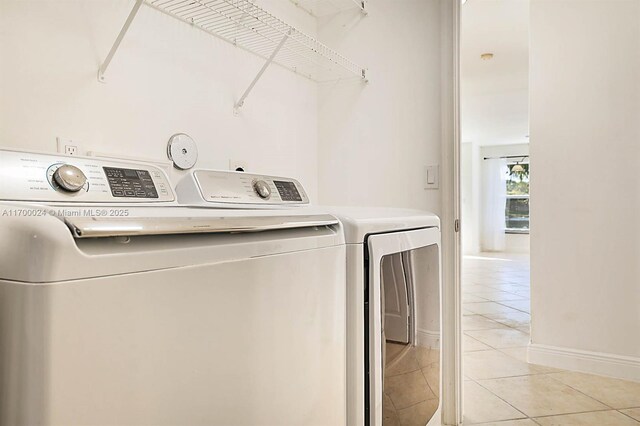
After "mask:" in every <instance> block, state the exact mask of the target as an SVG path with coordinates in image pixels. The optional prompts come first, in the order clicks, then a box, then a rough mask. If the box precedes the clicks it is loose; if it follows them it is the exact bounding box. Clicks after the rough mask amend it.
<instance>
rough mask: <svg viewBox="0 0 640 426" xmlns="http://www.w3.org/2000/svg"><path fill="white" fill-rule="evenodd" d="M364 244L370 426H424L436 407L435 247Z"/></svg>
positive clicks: (437, 257)
mask: <svg viewBox="0 0 640 426" xmlns="http://www.w3.org/2000/svg"><path fill="white" fill-rule="evenodd" d="M421 231H423V230H421ZM421 231H415V232H421ZM390 235H393V234H386V235H380V236H379V237H386V238H388V237H389V236H390ZM376 237H377V236H376ZM438 237H439V235H438ZM370 238H373V237H370ZM428 241H430V240H428V239H427V240H425V243H426V242H428ZM383 242H384V240H381V241H378V243H383ZM369 243H370V245H369V252H370V256H369V271H368V272H369V280H368V282H369V288H368V292H367V293H368V294H367V298H368V304H367V306H368V312H367V317H368V319H369V321H368V330H367V336H368V339H367V340H368V345H367V349H368V354H367V356H368V366H367V368H368V374H367V378H368V382H369V383H368V391H369V393H368V401H367V402H368V410H366V411H367V413H366V415H367V417H368V420H369V425H372V426H374V425H375V426H380V425H403V424H418V423H419V424H425V425H426V424H427V423H428V422H429V420H430V419H431V418H432V417H433V416H434V415H435V413H436V411H437V410H438V408H439V407H440V378H441V373H440V371H441V368H440V341H441V336H440V329H441V328H440V248H439V244H437V243H435V242H434V243H432V244H429V245H424V246H421V247H418V248H413V249H409V250H403V251H396V252H390V251H392V250H393V246H392V245H390V246H388V247H387V248H386V249H383V248H382V247H385V246H384V245H382V246H380V247H378V248H376V246H375V240H370V241H369ZM371 243H374V244H373V245H372V244H371ZM403 246H404V247H403ZM405 247H406V244H400V246H399V247H396V249H397V248H405Z"/></svg>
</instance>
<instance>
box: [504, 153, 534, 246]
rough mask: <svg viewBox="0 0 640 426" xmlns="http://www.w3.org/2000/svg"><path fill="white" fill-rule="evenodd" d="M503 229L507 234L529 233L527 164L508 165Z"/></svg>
mask: <svg viewBox="0 0 640 426" xmlns="http://www.w3.org/2000/svg"><path fill="white" fill-rule="evenodd" d="M508 167H509V171H508V176H507V203H506V207H505V219H506V220H505V221H506V223H505V225H506V226H505V227H506V232H507V233H523V234H526V233H529V164H528V163H526V164H522V163H513V164H509V165H508Z"/></svg>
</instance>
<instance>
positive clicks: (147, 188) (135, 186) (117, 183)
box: [102, 167, 158, 198]
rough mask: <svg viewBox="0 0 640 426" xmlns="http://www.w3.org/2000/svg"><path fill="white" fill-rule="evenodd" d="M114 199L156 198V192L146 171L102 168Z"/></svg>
mask: <svg viewBox="0 0 640 426" xmlns="http://www.w3.org/2000/svg"><path fill="white" fill-rule="evenodd" d="M102 169H103V170H104V172H105V174H106V175H107V181H108V182H109V188H111V195H113V196H114V197H119V198H121V197H135V198H158V190H157V189H156V185H155V184H154V183H153V179H151V174H150V173H149V171H148V170H137V169H121V168H116V167H103V168H102Z"/></svg>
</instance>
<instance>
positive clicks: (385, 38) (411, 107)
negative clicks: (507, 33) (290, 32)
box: [318, 0, 452, 213]
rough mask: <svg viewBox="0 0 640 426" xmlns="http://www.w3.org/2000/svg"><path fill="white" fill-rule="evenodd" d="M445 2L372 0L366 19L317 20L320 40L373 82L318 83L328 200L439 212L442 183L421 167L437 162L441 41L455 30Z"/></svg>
mask: <svg viewBox="0 0 640 426" xmlns="http://www.w3.org/2000/svg"><path fill="white" fill-rule="evenodd" d="M442 1H448V0H397V1H388V0H370V1H367V7H368V9H369V15H368V16H366V17H363V16H361V15H360V14H358V13H357V12H356V13H351V14H349V13H345V14H341V15H336V16H333V17H328V18H325V19H322V20H321V21H320V22H319V27H318V31H319V37H320V38H321V39H322V40H324V41H326V43H327V44H329V45H332V46H336V48H337V49H338V50H339V51H340V52H344V53H345V54H347V55H349V56H351V57H353V58H354V59H356V60H358V61H359V62H360V63H361V64H363V65H365V66H367V67H368V68H369V69H370V71H371V73H370V74H371V80H370V82H369V83H367V84H362V85H360V86H354V85H353V84H352V83H337V84H327V85H322V86H320V88H319V121H318V149H319V151H318V152H319V159H320V163H319V166H320V167H319V193H320V201H321V202H322V203H326V204H336V205H372V206H376V205H377V206H392V207H410V208H419V209H428V210H432V211H434V212H436V213H439V211H440V191H438V190H425V189H424V173H425V171H424V167H425V166H426V165H433V164H440V163H441V160H440V155H441V143H442V140H443V132H442V126H444V124H443V122H444V121H445V120H444V119H443V113H442V106H441V90H445V93H447V92H446V88H450V87H451V78H452V75H451V73H450V72H442V70H441V67H442V66H443V65H442V64H443V63H445V62H446V61H447V59H444V60H443V59H442V57H441V55H444V56H443V57H445V58H449V59H448V61H449V62H450V58H451V53H452V48H451V45H446V47H442V48H441V32H442V31H445V30H446V29H449V31H450V28H451V23H450V21H448V20H447V19H446V18H449V17H448V16H445V17H444V18H445V19H443V17H441V7H442V5H443V4H444V3H441V2H442ZM443 22H444V23H443ZM441 49H442V51H441ZM447 63H448V62H447ZM442 88H445V89H442ZM449 93H450V92H449ZM449 96H450V95H449ZM449 126H450V127H451V124H449Z"/></svg>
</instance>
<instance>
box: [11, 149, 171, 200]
mask: <svg viewBox="0 0 640 426" xmlns="http://www.w3.org/2000/svg"><path fill="white" fill-rule="evenodd" d="M0 200H15V201H41V202H90V203H91V202H97V203H136V202H159V201H163V202H170V201H174V200H175V196H174V193H173V191H172V189H171V185H170V184H169V180H168V178H167V176H166V174H165V173H164V171H162V170H161V169H160V168H158V167H155V166H153V165H150V164H144V163H134V162H128V161H119V160H113V161H112V160H108V159H101V158H91V157H68V156H63V155H60V154H38V153H30V152H20V151H10V150H1V149H0Z"/></svg>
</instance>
